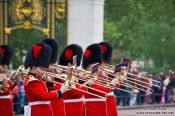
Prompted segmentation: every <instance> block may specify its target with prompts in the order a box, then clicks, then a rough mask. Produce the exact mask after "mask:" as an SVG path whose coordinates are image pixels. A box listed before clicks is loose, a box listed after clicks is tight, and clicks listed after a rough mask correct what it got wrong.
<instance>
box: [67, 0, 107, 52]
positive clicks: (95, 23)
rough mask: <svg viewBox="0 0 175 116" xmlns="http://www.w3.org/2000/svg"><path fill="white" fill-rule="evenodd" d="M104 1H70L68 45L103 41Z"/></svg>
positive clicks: (85, 45)
mask: <svg viewBox="0 0 175 116" xmlns="http://www.w3.org/2000/svg"><path fill="white" fill-rule="evenodd" d="M103 20H104V0H68V44H72V43H76V44H79V45H81V46H82V47H83V48H84V49H85V48H86V47H87V46H88V45H90V44H92V43H96V42H101V41H103Z"/></svg>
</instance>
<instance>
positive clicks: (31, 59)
mask: <svg viewBox="0 0 175 116" xmlns="http://www.w3.org/2000/svg"><path fill="white" fill-rule="evenodd" d="M51 55H52V49H51V47H50V46H48V45H46V44H35V45H33V46H32V48H31V49H30V50H29V51H28V53H27V56H26V58H25V62H24V66H25V68H30V71H29V73H28V74H27V75H26V77H25V79H24V90H25V93H26V97H27V100H28V106H25V114H24V115H25V116H30V115H31V116H39V115H41V116H42V115H43V116H53V114H52V109H51V107H50V101H54V100H57V99H60V98H62V94H63V93H64V92H65V91H66V90H67V86H66V85H65V84H64V85H62V87H61V88H60V90H56V91H50V92H49V91H48V89H47V87H46V83H45V80H47V79H46V75H45V74H44V68H48V67H49V64H50V60H51Z"/></svg>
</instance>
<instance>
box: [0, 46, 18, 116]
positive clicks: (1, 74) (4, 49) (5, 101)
mask: <svg viewBox="0 0 175 116" xmlns="http://www.w3.org/2000/svg"><path fill="white" fill-rule="evenodd" d="M11 57H12V48H11V47H10V46H9V45H1V46H0V66H1V69H0V110H1V111H0V116H13V105H12V99H11V96H10V91H11V90H12V89H13V87H14V86H15V83H14V82H13V81H11V80H9V79H7V78H8V77H9V74H7V73H8V72H6V71H7V66H8V65H9V64H10V61H11Z"/></svg>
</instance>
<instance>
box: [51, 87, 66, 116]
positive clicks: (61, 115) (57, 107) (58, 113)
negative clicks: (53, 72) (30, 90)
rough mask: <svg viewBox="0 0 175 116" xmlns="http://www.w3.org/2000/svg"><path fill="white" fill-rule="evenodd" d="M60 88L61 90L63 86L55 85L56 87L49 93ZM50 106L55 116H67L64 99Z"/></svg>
mask: <svg viewBox="0 0 175 116" xmlns="http://www.w3.org/2000/svg"><path fill="white" fill-rule="evenodd" d="M60 88H61V84H55V86H54V87H52V88H49V91H54V90H58V89H60ZM50 104H51V108H52V111H53V116H66V114H65V109H64V107H65V106H64V103H63V99H62V98H61V99H57V100H54V101H51V103H50Z"/></svg>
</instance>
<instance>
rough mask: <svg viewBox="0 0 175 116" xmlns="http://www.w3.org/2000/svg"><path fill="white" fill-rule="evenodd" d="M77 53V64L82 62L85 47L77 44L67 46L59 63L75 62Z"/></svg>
mask: <svg viewBox="0 0 175 116" xmlns="http://www.w3.org/2000/svg"><path fill="white" fill-rule="evenodd" d="M75 55H77V66H79V65H80V63H81V58H82V55H83V49H82V47H81V46H79V45H77V44H71V45H69V46H67V47H66V48H65V49H64V51H63V52H62V54H61V55H60V58H59V65H64V66H67V65H68V64H69V63H71V64H72V63H73V56H75Z"/></svg>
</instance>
